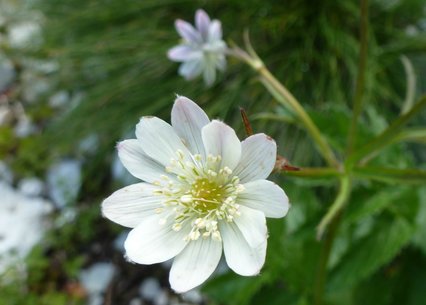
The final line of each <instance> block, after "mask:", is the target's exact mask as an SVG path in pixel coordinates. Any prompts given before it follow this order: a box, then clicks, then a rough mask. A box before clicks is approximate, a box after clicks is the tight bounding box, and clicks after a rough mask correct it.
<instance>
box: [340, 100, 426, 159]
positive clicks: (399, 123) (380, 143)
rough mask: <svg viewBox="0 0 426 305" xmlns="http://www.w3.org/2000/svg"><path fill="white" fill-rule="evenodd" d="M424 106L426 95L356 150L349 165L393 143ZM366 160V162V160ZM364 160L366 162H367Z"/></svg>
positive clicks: (367, 157) (368, 157) (425, 105)
mask: <svg viewBox="0 0 426 305" xmlns="http://www.w3.org/2000/svg"><path fill="white" fill-rule="evenodd" d="M424 107H426V95H424V96H422V97H421V98H420V101H419V102H417V103H416V104H415V105H414V106H413V108H411V109H410V110H409V111H408V112H407V113H406V114H404V115H402V116H400V117H398V118H397V119H396V120H395V121H394V122H393V123H392V124H391V125H390V126H389V127H388V128H387V129H386V130H385V131H383V132H382V133H381V134H380V135H379V136H377V137H376V138H374V139H372V140H371V141H369V142H368V143H367V144H366V145H364V146H363V147H361V148H360V149H358V150H357V151H355V152H354V153H353V154H352V155H351V156H350V157H349V158H348V160H347V165H349V166H353V165H354V164H355V163H356V162H358V161H359V160H361V159H364V160H366V161H367V160H369V159H370V154H372V153H374V152H375V151H378V150H380V149H382V148H383V147H385V146H386V145H388V144H390V143H392V142H393V141H394V138H395V137H398V136H399V132H400V131H401V129H402V127H403V126H404V125H405V124H406V123H407V122H408V121H409V120H410V119H411V118H412V117H414V116H415V115H416V114H417V113H419V112H420V111H421V110H422V109H423V108H424ZM366 161H365V162H366ZM365 162H364V163H365Z"/></svg>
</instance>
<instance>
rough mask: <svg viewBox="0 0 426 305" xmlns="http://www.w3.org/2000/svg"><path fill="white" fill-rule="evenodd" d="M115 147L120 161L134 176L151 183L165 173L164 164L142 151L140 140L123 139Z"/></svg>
mask: <svg viewBox="0 0 426 305" xmlns="http://www.w3.org/2000/svg"><path fill="white" fill-rule="evenodd" d="M117 149H118V157H119V158H120V161H121V163H123V165H124V167H125V168H126V169H127V170H128V171H129V172H130V173H131V174H132V175H133V176H135V177H136V178H139V179H141V180H144V181H146V182H151V183H152V182H154V181H158V180H159V179H160V176H161V175H167V173H166V172H165V169H164V166H163V165H161V164H160V163H158V162H157V161H155V160H153V159H152V158H150V157H149V156H148V155H147V154H146V153H145V152H144V151H143V149H142V143H141V141H139V140H136V139H131V140H125V141H122V142H120V143H118V145H117Z"/></svg>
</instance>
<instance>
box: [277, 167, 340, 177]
mask: <svg viewBox="0 0 426 305" xmlns="http://www.w3.org/2000/svg"><path fill="white" fill-rule="evenodd" d="M284 172H285V174H286V176H293V177H303V178H329V177H338V176H340V175H341V173H340V172H339V171H338V170H337V169H335V168H332V167H304V168H300V170H298V171H285V170H284Z"/></svg>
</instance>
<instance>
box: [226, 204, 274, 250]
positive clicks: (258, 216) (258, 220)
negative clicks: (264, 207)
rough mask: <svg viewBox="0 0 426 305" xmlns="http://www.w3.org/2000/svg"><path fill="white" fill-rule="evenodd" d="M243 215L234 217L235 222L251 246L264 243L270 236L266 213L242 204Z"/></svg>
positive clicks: (254, 246)
mask: <svg viewBox="0 0 426 305" xmlns="http://www.w3.org/2000/svg"><path fill="white" fill-rule="evenodd" d="M239 210H240V212H241V215H240V216H237V217H235V218H234V222H235V224H236V225H237V227H238V229H240V231H241V233H242V234H243V236H244V238H245V239H246V241H247V243H248V244H249V246H250V247H251V248H256V247H257V246H259V245H261V244H263V243H264V242H265V241H266V238H267V236H268V230H267V228H266V218H265V214H263V212H261V211H257V210H253V209H250V208H247V207H245V206H240V209H239Z"/></svg>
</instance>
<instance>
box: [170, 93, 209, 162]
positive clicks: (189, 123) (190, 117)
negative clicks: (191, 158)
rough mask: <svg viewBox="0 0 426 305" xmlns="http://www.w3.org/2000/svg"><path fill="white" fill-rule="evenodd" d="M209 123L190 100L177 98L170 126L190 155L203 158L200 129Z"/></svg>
mask: <svg viewBox="0 0 426 305" xmlns="http://www.w3.org/2000/svg"><path fill="white" fill-rule="evenodd" d="M209 122H210V120H209V118H208V116H207V114H206V113H205V112H204V111H203V109H201V108H200V107H199V106H198V105H197V104H195V103H194V102H193V101H191V100H190V99H188V98H186V97H184V96H179V97H178V98H177V99H176V101H175V103H174V105H173V109H172V126H173V128H174V130H176V133H177V134H178V135H179V137H181V138H182V139H183V140H184V143H185V144H186V146H187V147H188V148H189V151H190V152H191V153H192V154H200V155H201V156H205V151H204V144H203V140H202V138H201V129H202V128H203V127H204V126H205V125H207V124H208V123H209Z"/></svg>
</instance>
